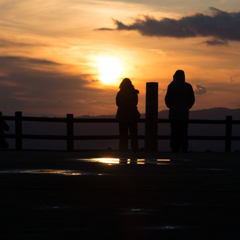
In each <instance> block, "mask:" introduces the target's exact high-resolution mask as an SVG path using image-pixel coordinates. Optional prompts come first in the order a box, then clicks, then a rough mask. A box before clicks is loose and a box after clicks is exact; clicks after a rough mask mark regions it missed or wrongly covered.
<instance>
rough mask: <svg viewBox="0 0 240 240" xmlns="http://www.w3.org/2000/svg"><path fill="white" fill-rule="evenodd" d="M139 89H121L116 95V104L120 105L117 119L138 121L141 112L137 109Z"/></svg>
mask: <svg viewBox="0 0 240 240" xmlns="http://www.w3.org/2000/svg"><path fill="white" fill-rule="evenodd" d="M138 93H139V91H138V90H135V89H133V90H129V91H126V90H120V91H119V92H118V93H117V96H116V105H117V106H118V110H117V115H116V120H118V121H123V122H128V121H137V120H138V119H139V118H140V114H139V112H138V110H137V104H138Z"/></svg>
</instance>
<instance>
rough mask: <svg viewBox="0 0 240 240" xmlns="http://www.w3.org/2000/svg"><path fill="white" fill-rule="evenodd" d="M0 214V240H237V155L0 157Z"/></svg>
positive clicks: (239, 184)
mask: <svg viewBox="0 0 240 240" xmlns="http://www.w3.org/2000/svg"><path fill="white" fill-rule="evenodd" d="M93 157H95V158H100V157H115V158H121V159H125V158H128V159H131V163H130V160H128V163H126V162H125V161H124V162H123V163H120V164H106V163H92V162H84V161H80V160H77V159H80V158H93ZM137 159H143V160H141V161H140V160H137ZM157 159H158V160H157ZM161 159H165V160H161ZM169 160H170V161H169ZM138 163H142V164H138ZM143 163H145V164H143ZM54 170H55V173H53V172H54ZM56 170H57V171H56ZM60 170H64V171H60ZM67 170H71V171H67ZM0 213H1V215H0V216H1V225H0V239H1V240H5V239H18V240H21V239H24V240H25V239H34V240H38V239H44V240H45V239H83V240H85V239H124V240H128V239H129V240H130V239H131V240H135V239H136V240H138V239H140V240H141V239H144V240H148V239H167V240H168V239H191V240H195V239H201V240H204V239H228V240H231V239H236V240H239V239H240V153H190V154H185V155H184V154H171V153H161V152H154V153H145V152H139V153H135V154H133V153H118V152H95V151H93V152H91V151H88V152H74V153H68V152H44V151H42V152H36V151H23V152H15V151H9V152H8V151H1V152H0Z"/></svg>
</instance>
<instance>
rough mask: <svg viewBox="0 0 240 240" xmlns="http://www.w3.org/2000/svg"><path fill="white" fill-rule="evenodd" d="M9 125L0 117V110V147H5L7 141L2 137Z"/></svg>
mask: <svg viewBox="0 0 240 240" xmlns="http://www.w3.org/2000/svg"><path fill="white" fill-rule="evenodd" d="M8 130H9V126H8V125H7V123H6V122H5V121H4V120H3V119H2V112H0V148H4V149H7V148H8V143H7V141H6V140H5V137H4V131H8Z"/></svg>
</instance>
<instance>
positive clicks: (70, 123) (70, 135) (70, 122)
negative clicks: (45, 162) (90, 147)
mask: <svg viewBox="0 0 240 240" xmlns="http://www.w3.org/2000/svg"><path fill="white" fill-rule="evenodd" d="M73 150H74V142H73V114H67V151H69V152H72V151H73Z"/></svg>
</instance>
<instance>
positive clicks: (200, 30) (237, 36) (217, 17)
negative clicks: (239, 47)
mask: <svg viewBox="0 0 240 240" xmlns="http://www.w3.org/2000/svg"><path fill="white" fill-rule="evenodd" d="M210 10H211V11H212V15H206V14H203V13H196V14H194V15H191V16H184V17H182V18H180V19H172V18H163V19H161V20H157V19H155V18H153V17H150V16H144V19H139V18H137V19H135V22H134V23H132V24H129V25H126V24H124V23H122V22H121V21H118V20H115V19H113V21H114V23H115V25H116V28H115V29H111V28H100V29H98V30H102V31H103V30H118V31H120V30H127V31H133V30H135V31H138V32H139V33H140V34H141V35H143V36H149V37H153V36H155V37H174V38H190V37H214V38H217V39H221V40H224V41H227V40H234V41H240V31H239V25H240V12H224V11H221V10H218V9H216V8H213V7H211V8H210ZM211 43H213V42H210V44H211ZM215 43H216V41H215Z"/></svg>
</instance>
